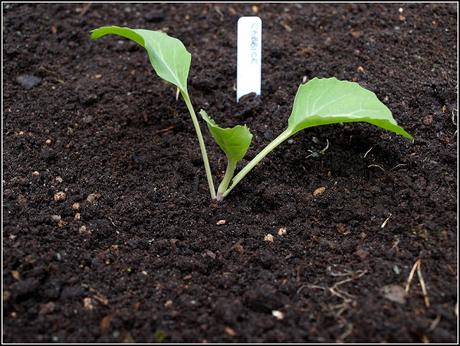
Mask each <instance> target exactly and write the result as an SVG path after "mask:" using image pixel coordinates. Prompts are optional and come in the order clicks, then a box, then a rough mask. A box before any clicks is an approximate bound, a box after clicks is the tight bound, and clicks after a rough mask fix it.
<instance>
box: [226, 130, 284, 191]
mask: <svg viewBox="0 0 460 346" xmlns="http://www.w3.org/2000/svg"><path fill="white" fill-rule="evenodd" d="M291 135H292V132H291V131H289V130H285V131H284V132H282V133H281V134H280V135H279V136H278V137H276V138H275V139H274V140H273V142H271V143H270V144H268V145H267V146H266V147H265V148H264V149H263V150H262V151H261V152H260V153H258V154H257V155H256V157H254V158H253V159H252V160H251V161H250V162H249V163H248V164H247V165H246V166H245V167H244V168H243V169H242V170H241V171H240V172H239V173H238V174H237V175H236V176H235V178H233V180H232V185H231V186H230V187H229V188H228V189H227V190H226V191H225V192H224V194H223V196H222V197H226V196H227V195H228V194H229V193H230V191H232V190H233V188H234V187H235V186H236V185H238V183H239V182H240V181H241V179H243V178H244V177H245V176H246V174H248V173H249V172H250V171H251V170H252V169H253V168H254V167H255V166H256V165H257V164H258V163H259V162H260V161H262V160H263V158H264V157H265V156H267V155H268V154H269V153H270V152H271V151H273V149H275V148H276V147H277V146H278V145H280V144H281V143H283V142H284V141H285V140H286V139H288V138H289V137H291Z"/></svg>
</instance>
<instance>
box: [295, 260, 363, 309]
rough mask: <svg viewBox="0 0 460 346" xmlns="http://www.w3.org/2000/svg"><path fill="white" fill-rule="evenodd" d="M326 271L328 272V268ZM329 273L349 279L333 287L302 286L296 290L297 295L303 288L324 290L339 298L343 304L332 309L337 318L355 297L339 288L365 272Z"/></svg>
mask: <svg viewBox="0 0 460 346" xmlns="http://www.w3.org/2000/svg"><path fill="white" fill-rule="evenodd" d="M328 269H329V271H330V267H329V268H328ZM330 273H331V275H332V276H350V275H351V277H349V278H347V279H344V280H341V281H338V282H336V283H335V284H334V285H332V286H331V287H324V286H318V285H302V286H300V287H299V289H298V290H297V294H300V292H301V291H302V290H303V289H304V288H305V287H308V288H317V289H321V290H324V291H329V293H330V294H331V295H333V296H336V297H339V298H340V299H342V300H343V302H342V303H341V304H337V305H335V306H333V309H335V310H337V312H336V313H335V317H336V318H339V317H340V315H341V314H342V313H343V312H344V311H345V310H347V309H348V308H349V307H350V304H351V303H353V301H354V298H355V296H353V295H352V294H350V293H348V292H345V291H343V290H340V289H339V286H341V285H344V284H346V283H347V282H350V281H354V280H357V279H359V278H360V277H362V276H363V275H364V274H366V273H367V270H358V271H356V272H351V271H347V272H345V273H335V272H330Z"/></svg>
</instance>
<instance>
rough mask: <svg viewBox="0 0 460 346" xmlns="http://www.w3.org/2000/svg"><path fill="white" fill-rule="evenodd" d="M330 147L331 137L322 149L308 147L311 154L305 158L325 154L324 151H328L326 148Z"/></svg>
mask: <svg viewBox="0 0 460 346" xmlns="http://www.w3.org/2000/svg"><path fill="white" fill-rule="evenodd" d="M328 148H329V139H327V138H326V146H325V147H324V148H323V149H321V150H320V151H316V150H310V149H308V151H309V152H310V154H309V155H307V156H306V157H305V158H309V157H311V156H312V157H318V156H320V155H324V153H325V152H326V150H327V149H328Z"/></svg>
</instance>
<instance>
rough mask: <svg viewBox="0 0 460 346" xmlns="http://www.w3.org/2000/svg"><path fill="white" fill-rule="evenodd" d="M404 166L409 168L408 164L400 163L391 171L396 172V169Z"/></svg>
mask: <svg viewBox="0 0 460 346" xmlns="http://www.w3.org/2000/svg"><path fill="white" fill-rule="evenodd" d="M403 166H407V164H405V163H399V164H397V165H396V166H394V167H393V168H392V169H390V171H392V170H394V169H396V168H398V167H403Z"/></svg>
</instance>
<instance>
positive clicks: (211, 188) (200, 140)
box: [180, 90, 216, 200]
mask: <svg viewBox="0 0 460 346" xmlns="http://www.w3.org/2000/svg"><path fill="white" fill-rule="evenodd" d="M180 93H181V95H182V98H183V99H184V101H185V104H186V105H187V108H188V111H189V113H190V116H191V117H192V122H193V126H194V127H195V131H196V135H197V137H198V143H199V144H200V150H201V157H202V158H203V163H204V170H205V171H206V177H207V179H208V186H209V192H210V193H211V198H212V199H213V200H214V199H216V190H215V188H214V181H213V179H212V174H211V167H210V166H209V160H208V154H207V152H206V146H205V144H204V140H203V134H202V133H201V128H200V124H199V123H198V119H197V117H196V114H195V110H194V109H193V106H192V102H191V101H190V96H189V95H188V93H187V92H184V91H182V90H181V92H180Z"/></svg>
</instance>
